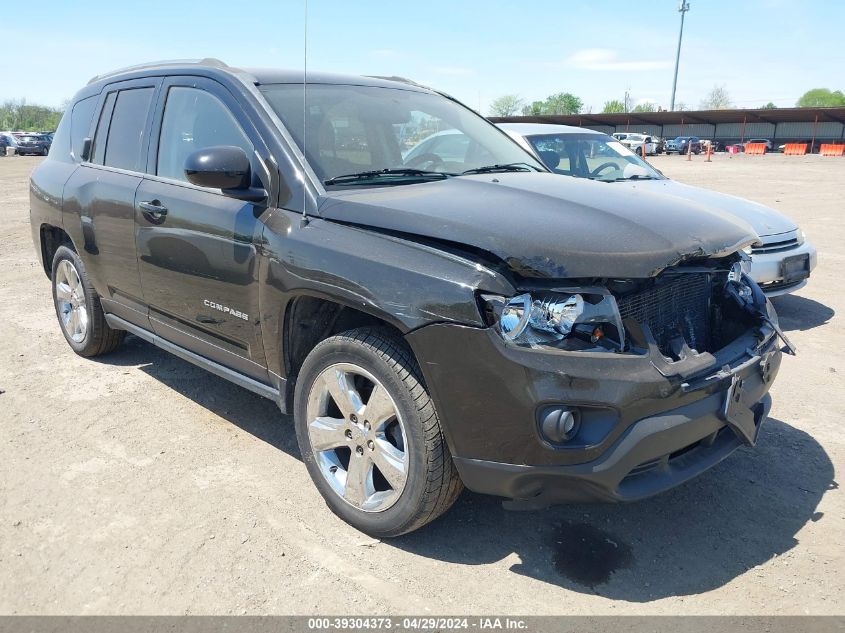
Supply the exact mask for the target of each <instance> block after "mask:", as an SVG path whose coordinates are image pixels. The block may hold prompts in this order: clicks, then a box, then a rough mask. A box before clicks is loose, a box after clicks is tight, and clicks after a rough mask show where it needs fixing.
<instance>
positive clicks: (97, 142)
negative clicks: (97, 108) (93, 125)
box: [91, 92, 117, 165]
mask: <svg viewBox="0 0 845 633" xmlns="http://www.w3.org/2000/svg"><path fill="white" fill-rule="evenodd" d="M116 98H117V93H116V92H111V93H109V95H108V96H107V97H106V102H105V103H104V104H103V109H102V111H101V112H100V120H99V122H98V123H97V133H96V134H95V135H94V152H93V154H92V158H91V162H92V163H97V164H98V165H102V164H103V157H104V156H105V155H106V137H108V135H109V123H110V122H111V112H112V108H114V100H115V99H116Z"/></svg>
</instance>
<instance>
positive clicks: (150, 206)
mask: <svg viewBox="0 0 845 633" xmlns="http://www.w3.org/2000/svg"><path fill="white" fill-rule="evenodd" d="M138 208H140V209H141V212H142V213H143V214H144V217H146V218H147V219H148V220H149V221H150V222H153V223H160V222H163V221H164V216H166V215H167V207H165V206H164V205H163V204H161V202H159V201H158V200H144V201H143V202H139V203H138Z"/></svg>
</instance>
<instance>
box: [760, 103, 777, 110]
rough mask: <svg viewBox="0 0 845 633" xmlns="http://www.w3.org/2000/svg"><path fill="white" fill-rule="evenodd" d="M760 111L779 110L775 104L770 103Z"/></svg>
mask: <svg viewBox="0 0 845 633" xmlns="http://www.w3.org/2000/svg"><path fill="white" fill-rule="evenodd" d="M760 109H761V110H777V109H778V107H777V106H776V105H775V104H774V103H772V102H771V101H769V102H768V103H767V104H766V105H764V106H762V107H761V108H760Z"/></svg>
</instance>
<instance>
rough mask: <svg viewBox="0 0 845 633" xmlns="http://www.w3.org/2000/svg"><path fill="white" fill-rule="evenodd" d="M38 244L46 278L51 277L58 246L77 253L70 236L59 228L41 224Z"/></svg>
mask: <svg viewBox="0 0 845 633" xmlns="http://www.w3.org/2000/svg"><path fill="white" fill-rule="evenodd" d="M38 233H39V244H40V248H41V266H42V268H43V269H44V274H45V275H47V278H48V279H49V278H51V277H52V275H53V257H54V256H55V255H56V251H57V250H58V248H59V246H67V247H68V248H70V249H71V250H72V251H74V252H78V251H77V250H76V247H75V246H74V244H73V240H72V239H71V238H70V235H68V234H67V232H66V231H65V230H64V229H63V228H62V227H60V226H54V225H52V224H46V223H44V224H42V225H41V226H40V227H39V231H38Z"/></svg>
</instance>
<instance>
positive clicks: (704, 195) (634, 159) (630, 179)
mask: <svg viewBox="0 0 845 633" xmlns="http://www.w3.org/2000/svg"><path fill="white" fill-rule="evenodd" d="M499 127H500V128H502V129H503V130H504V131H505V132H507V134H508V135H510V136H511V137H512V138H513V139H514V140H516V142H517V143H519V144H520V145H522V146H523V147H525V148H526V149H528V150H529V151H531V152H533V153H534V154H536V155H537V156H538V157H539V158H540V160H542V161H543V164H545V165H546V167H548V168H549V169H550V170H551V171H553V172H554V173H556V174H561V175H564V176H572V177H575V178H590V179H593V180H601V181H604V182H608V183H615V184H612V185H609V186H614V187H631V188H635V189H637V190H638V191H641V192H644V193H659V194H662V195H666V196H675V197H677V198H679V199H683V200H684V201H685V202H695V203H697V204H700V205H702V208H705V207H706V208H709V209H712V208H716V209H720V210H722V211H727V212H729V213H732V214H733V215H735V216H737V217H739V218H741V219H743V220H745V221H746V222H748V224H750V225H751V227H752V228H753V229H754V230H755V232H756V233H757V236H758V238H759V240H758V242H757V243H756V244H754V245H753V246H752V247H751V248H750V249H749V251H746V252H747V253H748V254H749V255H750V256H751V277H752V278H753V279H754V281H756V282H757V283H758V284H760V287H761V288H762V289H763V291H764V292H765V293H766V294H767V295H768V296H770V297H773V296H777V295H782V294H786V293H789V292H793V291H794V290H797V289H798V288H801V287H802V286H804V285H805V284H806V283H807V279H808V278H809V276H810V273H811V272H812V270H813V269H814V268H815V267H816V263H817V255H816V249H815V247H814V246H813V245H812V244H811V243H810V242H808V241H807V239H806V237H805V235H804V231H802V230H801V229H800V228H799V227H798V225H797V224H795V222H793V221H792V220H790V219H789V218H788V217H786V216H785V215H783V214H782V213H779V212H778V211H775V210H774V209H770V208H769V207H766V206H763V205H762V204H757V203H756V202H751V201H750V200H745V199H743V198H738V197H736V196H731V195H728V194H724V193H718V192H716V191H710V190H707V189H700V188H698V187H692V186H690V185H684V184H682V183H679V182H676V181H674V180H670V179H669V178H666V176H664V175H663V174H662V173H660V172H659V171H657V170H656V169H655V168H654V167H652V166H651V165H649V164H648V163H647V162H645V161H644V160H642V159H641V158H640V157H639V156H638V155H637V154H635V153H633V152H632V151H630V150H629V149H628V148H627V147H625V146H624V145H622V143H620V142H619V141H618V140H617V139H615V138H613V137H610V136H608V135H606V134H602V133H601V132H596V131H594V130H589V129H586V128H580V127H572V126H569V125H553V124H542V123H501V124H499Z"/></svg>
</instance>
